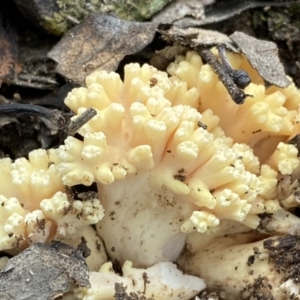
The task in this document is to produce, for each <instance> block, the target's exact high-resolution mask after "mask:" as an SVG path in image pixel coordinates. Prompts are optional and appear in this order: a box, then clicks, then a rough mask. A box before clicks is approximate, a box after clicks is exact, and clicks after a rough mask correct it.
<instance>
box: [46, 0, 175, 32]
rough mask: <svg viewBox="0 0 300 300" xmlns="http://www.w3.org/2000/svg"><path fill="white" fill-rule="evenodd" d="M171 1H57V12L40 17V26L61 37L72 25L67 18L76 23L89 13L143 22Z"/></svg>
mask: <svg viewBox="0 0 300 300" xmlns="http://www.w3.org/2000/svg"><path fill="white" fill-rule="evenodd" d="M171 1H172V0H110V1H105V3H103V2H104V1H101V0H77V1H74V0H57V1H56V4H57V6H58V11H56V12H52V13H51V14H50V15H49V16H42V25H43V27H44V28H45V29H47V30H48V31H49V32H50V33H52V34H55V35H62V34H64V33H65V32H66V31H67V30H69V29H70V28H71V27H73V26H74V24H71V22H69V21H67V19H68V17H71V18H75V19H77V20H78V21H81V20H83V19H84V18H85V17H87V16H88V15H89V14H91V13H97V12H104V13H111V14H113V15H116V16H118V17H119V18H121V19H124V20H128V21H144V20H146V19H149V18H151V16H152V15H154V14H155V13H157V12H159V11H160V10H161V9H162V8H163V7H164V6H165V5H166V4H168V3H169V2H171Z"/></svg>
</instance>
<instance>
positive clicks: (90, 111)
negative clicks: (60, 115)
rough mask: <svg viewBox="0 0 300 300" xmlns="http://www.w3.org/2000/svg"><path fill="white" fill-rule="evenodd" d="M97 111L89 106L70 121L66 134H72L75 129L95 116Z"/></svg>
mask: <svg viewBox="0 0 300 300" xmlns="http://www.w3.org/2000/svg"><path fill="white" fill-rule="evenodd" d="M96 114H97V111H96V110H95V109H93V108H91V107H89V108H88V109H87V110H86V111H84V112H83V113H82V114H81V115H80V116H78V117H77V118H76V119H75V120H74V121H71V122H70V124H69V126H68V135H72V136H73V135H74V134H75V133H76V132H77V130H78V129H79V128H80V127H82V126H83V125H84V124H86V123H87V122H88V121H89V120H90V119H92V118H93V117H94V116H96Z"/></svg>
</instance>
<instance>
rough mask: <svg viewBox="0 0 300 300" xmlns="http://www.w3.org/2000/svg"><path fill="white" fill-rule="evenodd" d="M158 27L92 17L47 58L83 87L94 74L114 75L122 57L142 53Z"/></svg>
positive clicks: (68, 35)
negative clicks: (104, 71) (85, 81)
mask: <svg viewBox="0 0 300 300" xmlns="http://www.w3.org/2000/svg"><path fill="white" fill-rule="evenodd" d="M157 26H158V24H157V23H140V22H128V21H124V20H120V19H117V18H114V17H111V16H108V15H105V14H95V15H91V16H89V17H88V18H87V19H85V21H83V22H82V23H81V24H79V25H78V26H76V27H74V28H73V29H72V30H71V31H69V33H68V34H67V35H66V36H65V37H64V38H63V39H62V40H61V41H60V42H59V43H58V44H57V45H56V46H55V47H54V48H53V49H52V50H51V51H50V52H49V54H48V56H49V57H50V58H52V59H53V60H55V61H56V62H57V63H58V67H57V72H58V73H60V74H61V75H63V76H65V77H66V78H68V79H70V80H72V81H74V82H76V83H80V84H83V82H84V79H85V77H86V76H87V75H88V74H90V73H91V72H93V71H94V70H96V69H101V70H106V71H115V70H116V68H117V67H118V65H119V63H120V61H121V60H122V59H123V58H124V56H125V55H129V54H133V53H136V52H138V51H140V50H142V49H143V48H144V47H145V46H146V45H148V44H149V43H150V42H151V41H152V40H153V38H154V35H155V32H156V28H157Z"/></svg>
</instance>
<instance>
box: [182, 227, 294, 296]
mask: <svg viewBox="0 0 300 300" xmlns="http://www.w3.org/2000/svg"><path fill="white" fill-rule="evenodd" d="M199 238H201V237H199V236H198V237H197V236H195V240H197V239H199ZM263 238H264V235H262V234H258V233H255V232H249V233H242V234H236V235H229V236H222V237H217V238H215V239H213V240H211V241H210V243H209V244H208V245H206V246H205V247H204V248H203V247H202V248H201V249H199V250H200V251H196V252H194V253H192V252H189V251H186V252H183V253H182V255H181V257H180V258H179V260H178V264H179V266H180V268H181V269H183V270H184V271H185V272H186V273H187V274H192V275H194V276H201V278H202V279H203V280H204V282H205V284H206V285H207V286H208V288H209V289H214V288H215V287H218V288H219V289H221V290H223V291H224V292H225V294H226V299H230V300H240V299H251V296H253V295H254V294H253V293H254V291H255V292H259V291H260V290H261V296H262V297H263V296H264V297H268V298H266V299H276V300H286V299H295V298H292V297H293V296H295V295H294V292H295V291H296V292H297V293H298V291H299V288H300V285H299V284H298V283H295V282H294V281H295V278H297V274H293V272H290V270H281V271H279V270H277V269H276V267H275V265H274V264H273V262H271V261H270V260H269V251H268V250H267V249H264V246H263V242H264V239H263ZM274 238H276V236H274ZM195 240H192V241H191V243H197V242H196V241H195ZM200 243H201V242H200ZM188 247H189V248H193V246H192V245H190V246H188ZM256 295H257V294H256ZM296 295H297V294H296ZM290 297H291V298H290ZM262 299H264V298H262ZM296 299H298V298H296Z"/></svg>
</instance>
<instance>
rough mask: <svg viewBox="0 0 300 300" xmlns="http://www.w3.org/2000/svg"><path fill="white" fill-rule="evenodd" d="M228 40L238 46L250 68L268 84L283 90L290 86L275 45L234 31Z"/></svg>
mask: <svg viewBox="0 0 300 300" xmlns="http://www.w3.org/2000/svg"><path fill="white" fill-rule="evenodd" d="M230 38H231V39H232V40H233V41H234V42H235V43H236V44H237V45H238V46H239V48H240V50H241V52H242V53H243V54H244V55H245V56H246V57H247V59H248V60H249V62H250V64H251V66H252V67H253V68H255V69H256V70H257V72H258V73H259V75H260V76H261V77H262V78H263V79H264V80H265V81H266V82H267V83H268V84H273V85H276V86H279V87H281V88H285V87H287V86H288V85H289V84H290V81H289V80H288V79H287V77H286V75H285V72H284V68H283V65H282V63H281V62H280V60H279V57H278V48H277V45H276V44H275V43H273V42H269V41H262V40H259V39H256V38H254V37H251V36H249V35H247V34H245V33H243V32H238V31H236V32H235V33H234V34H232V35H230Z"/></svg>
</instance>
